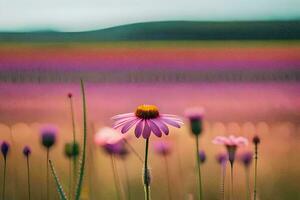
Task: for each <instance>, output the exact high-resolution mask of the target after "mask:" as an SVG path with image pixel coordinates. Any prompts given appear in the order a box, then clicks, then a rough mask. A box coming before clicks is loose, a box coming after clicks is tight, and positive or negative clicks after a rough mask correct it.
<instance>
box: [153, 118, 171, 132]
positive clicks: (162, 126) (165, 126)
mask: <svg viewBox="0 0 300 200" xmlns="http://www.w3.org/2000/svg"><path fill="white" fill-rule="evenodd" d="M151 121H153V122H154V123H155V124H156V125H157V126H158V127H159V128H160V130H162V132H164V133H165V134H166V135H168V134H169V128H168V126H167V125H165V123H164V122H162V121H161V120H160V119H151Z"/></svg>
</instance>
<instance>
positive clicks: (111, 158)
mask: <svg viewBox="0 0 300 200" xmlns="http://www.w3.org/2000/svg"><path fill="white" fill-rule="evenodd" d="M110 161H111V166H112V171H113V176H114V183H115V189H116V195H117V199H118V200H120V185H119V177H118V175H117V169H116V164H115V160H114V157H113V155H112V154H111V155H110Z"/></svg>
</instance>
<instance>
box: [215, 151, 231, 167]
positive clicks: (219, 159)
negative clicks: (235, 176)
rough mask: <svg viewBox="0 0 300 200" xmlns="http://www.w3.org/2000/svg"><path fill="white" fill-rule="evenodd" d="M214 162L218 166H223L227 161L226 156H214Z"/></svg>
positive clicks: (222, 154) (223, 154)
mask: <svg viewBox="0 0 300 200" xmlns="http://www.w3.org/2000/svg"><path fill="white" fill-rule="evenodd" d="M216 160H217V162H218V163H219V164H220V165H224V164H226V162H227V160H228V155H227V154H226V153H218V154H217V155H216Z"/></svg>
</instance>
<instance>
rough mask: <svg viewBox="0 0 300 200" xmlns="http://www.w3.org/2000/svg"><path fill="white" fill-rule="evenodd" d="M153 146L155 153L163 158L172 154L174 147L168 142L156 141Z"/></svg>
mask: <svg viewBox="0 0 300 200" xmlns="http://www.w3.org/2000/svg"><path fill="white" fill-rule="evenodd" d="M153 146H154V150H155V152H156V153H157V154H160V155H163V156H167V155H169V154H170V153H171V152H172V145H171V143H170V142H167V141H156V142H154V144H153Z"/></svg>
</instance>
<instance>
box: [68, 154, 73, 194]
mask: <svg viewBox="0 0 300 200" xmlns="http://www.w3.org/2000/svg"><path fill="white" fill-rule="evenodd" d="M71 174H72V160H71V159H69V183H68V184H69V191H68V198H69V199H71V191H72V175H71Z"/></svg>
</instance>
